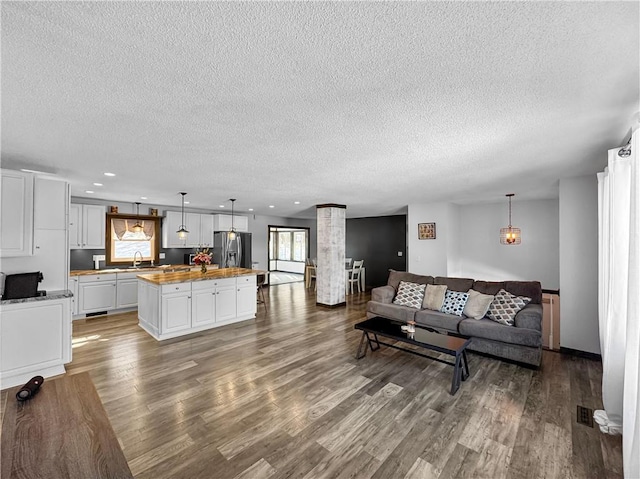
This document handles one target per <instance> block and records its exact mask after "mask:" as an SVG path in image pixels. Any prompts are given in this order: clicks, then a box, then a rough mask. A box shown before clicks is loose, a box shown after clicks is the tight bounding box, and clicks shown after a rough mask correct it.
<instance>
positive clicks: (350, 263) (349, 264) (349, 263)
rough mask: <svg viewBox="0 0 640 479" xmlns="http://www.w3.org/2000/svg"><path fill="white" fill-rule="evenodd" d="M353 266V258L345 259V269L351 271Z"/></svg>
mask: <svg viewBox="0 0 640 479" xmlns="http://www.w3.org/2000/svg"><path fill="white" fill-rule="evenodd" d="M352 266H353V258H345V259H344V269H351V267H352Z"/></svg>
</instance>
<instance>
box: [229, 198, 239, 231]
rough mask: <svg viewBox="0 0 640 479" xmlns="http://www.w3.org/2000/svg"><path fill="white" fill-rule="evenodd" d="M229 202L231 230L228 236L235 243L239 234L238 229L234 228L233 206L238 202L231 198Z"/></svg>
mask: <svg viewBox="0 0 640 479" xmlns="http://www.w3.org/2000/svg"><path fill="white" fill-rule="evenodd" d="M229 201H231V229H230V230H229V233H227V234H228V238H229V239H230V240H231V241H233V240H235V239H236V236H237V233H236V229H235V228H234V227H233V205H234V204H235V202H236V199H235V198H231V199H230V200H229Z"/></svg>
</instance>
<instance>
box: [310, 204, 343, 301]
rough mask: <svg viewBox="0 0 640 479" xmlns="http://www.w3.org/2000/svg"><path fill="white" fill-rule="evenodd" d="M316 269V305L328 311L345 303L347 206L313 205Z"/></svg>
mask: <svg viewBox="0 0 640 479" xmlns="http://www.w3.org/2000/svg"><path fill="white" fill-rule="evenodd" d="M316 213H317V224H318V266H317V268H316V283H317V288H318V290H317V293H316V304H318V305H320V306H328V307H330V308H333V307H336V306H343V305H344V304H346V303H345V273H344V258H345V243H346V232H347V231H346V230H347V222H346V219H347V207H346V206H345V205H334V204H327V205H317V206H316Z"/></svg>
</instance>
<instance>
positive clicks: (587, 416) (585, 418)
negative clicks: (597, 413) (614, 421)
mask: <svg viewBox="0 0 640 479" xmlns="http://www.w3.org/2000/svg"><path fill="white" fill-rule="evenodd" d="M577 418H578V424H584V425H585V426H589V427H593V409H589V408H588V407H584V406H578V415H577Z"/></svg>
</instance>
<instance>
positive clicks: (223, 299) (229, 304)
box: [216, 285, 236, 323]
mask: <svg viewBox="0 0 640 479" xmlns="http://www.w3.org/2000/svg"><path fill="white" fill-rule="evenodd" d="M235 317H236V287H235V285H229V286H221V287H218V289H217V290H216V322H217V323H219V322H221V321H227V320H230V319H234V318H235Z"/></svg>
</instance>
